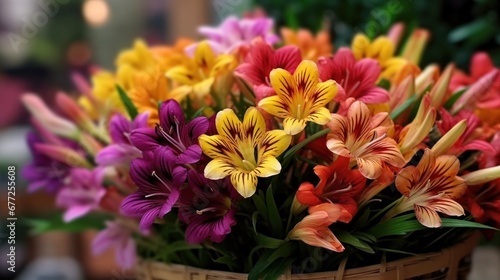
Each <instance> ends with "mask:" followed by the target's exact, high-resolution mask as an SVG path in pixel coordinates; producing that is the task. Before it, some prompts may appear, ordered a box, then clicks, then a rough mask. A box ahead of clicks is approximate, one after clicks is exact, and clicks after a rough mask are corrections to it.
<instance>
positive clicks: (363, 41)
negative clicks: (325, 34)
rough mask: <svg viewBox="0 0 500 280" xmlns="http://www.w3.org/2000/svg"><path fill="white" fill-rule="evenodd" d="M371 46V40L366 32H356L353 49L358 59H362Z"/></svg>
mask: <svg viewBox="0 0 500 280" xmlns="http://www.w3.org/2000/svg"><path fill="white" fill-rule="evenodd" d="M369 46H370V40H369V39H368V37H366V35H364V34H356V36H354V38H353V39H352V43H351V49H352V53H353V54H354V57H355V58H356V60H360V59H362V58H364V57H365V56H366V50H367V49H368V47H369Z"/></svg>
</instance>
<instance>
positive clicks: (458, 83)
mask: <svg viewBox="0 0 500 280" xmlns="http://www.w3.org/2000/svg"><path fill="white" fill-rule="evenodd" d="M494 69H496V67H495V65H494V64H493V61H492V60H491V58H490V56H489V55H488V54H487V53H485V52H477V53H475V54H474V55H473V56H472V59H471V61H470V75H467V74H465V73H464V72H462V71H460V70H455V72H454V73H453V76H452V78H451V81H450V85H449V89H450V90H451V91H452V92H455V91H458V90H460V89H461V88H463V87H468V86H470V85H472V84H474V83H475V82H477V81H478V80H479V79H481V78H482V77H484V76H485V75H486V74H488V73H490V72H492V71H493V70H494ZM498 69H500V68H498ZM477 106H478V107H479V108H487V109H493V108H500V75H497V76H496V78H495V81H494V82H493V85H492V86H491V87H489V89H488V91H487V92H486V94H484V95H482V96H481V97H480V99H479V100H478V101H477Z"/></svg>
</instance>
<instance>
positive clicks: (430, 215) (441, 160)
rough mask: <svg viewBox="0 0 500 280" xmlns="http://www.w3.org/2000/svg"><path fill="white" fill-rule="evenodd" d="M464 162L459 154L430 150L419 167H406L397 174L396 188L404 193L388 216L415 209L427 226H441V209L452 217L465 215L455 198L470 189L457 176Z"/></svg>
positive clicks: (419, 219) (418, 216) (418, 217)
mask: <svg viewBox="0 0 500 280" xmlns="http://www.w3.org/2000/svg"><path fill="white" fill-rule="evenodd" d="M459 169H460V162H459V161H458V159H457V158H456V157H455V156H449V155H442V156H439V157H437V158H436V157H435V156H434V154H433V153H432V152H431V151H430V150H429V149H427V150H425V153H424V155H423V157H422V159H421V160H420V162H419V163H418V165H417V166H416V167H415V166H408V167H405V168H404V169H403V170H401V171H400V172H399V174H398V175H397V177H396V181H395V183H396V188H397V189H398V191H399V192H400V193H401V194H403V197H402V200H401V201H400V202H399V203H398V205H397V206H396V207H395V208H393V209H391V210H390V211H389V212H388V213H387V215H386V217H391V216H394V215H397V214H399V213H403V212H406V211H409V210H411V209H413V210H414V211H415V215H416V217H417V219H418V221H419V222H420V223H421V224H422V225H424V226H426V227H440V226H441V218H440V217H439V215H438V212H441V213H443V214H446V215H449V216H461V215H464V209H463V208H462V206H461V205H460V204H459V203H458V202H456V201H455V200H456V199H458V198H460V197H461V196H462V195H463V194H464V193H465V190H466V188H467V185H466V184H465V181H464V180H463V179H462V178H460V177H458V176H457V173H458V171H459Z"/></svg>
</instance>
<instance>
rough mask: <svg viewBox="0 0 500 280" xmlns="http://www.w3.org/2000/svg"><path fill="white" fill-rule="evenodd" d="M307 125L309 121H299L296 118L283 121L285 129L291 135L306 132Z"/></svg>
mask: <svg viewBox="0 0 500 280" xmlns="http://www.w3.org/2000/svg"><path fill="white" fill-rule="evenodd" d="M306 124H307V121H306V120H305V119H302V120H298V119H295V118H285V119H284V120H283V129H284V130H285V132H286V133H288V134H290V135H296V134H299V133H301V132H302V130H304V128H305V127H306Z"/></svg>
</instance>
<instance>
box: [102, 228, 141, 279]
mask: <svg viewBox="0 0 500 280" xmlns="http://www.w3.org/2000/svg"><path fill="white" fill-rule="evenodd" d="M132 233H133V230H131V229H130V228H129V227H127V226H125V225H124V224H123V223H120V221H106V228H105V229H103V230H102V231H100V232H99V233H98V234H97V235H96V237H95V238H94V240H93V241H92V251H93V253H94V254H95V255H99V254H102V253H103V252H104V251H105V250H107V249H109V248H114V249H115V251H116V252H115V256H116V262H117V263H118V264H119V265H120V266H121V267H123V268H125V269H128V268H132V267H133V266H134V265H135V263H136V252H135V242H134V239H133V238H132Z"/></svg>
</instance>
